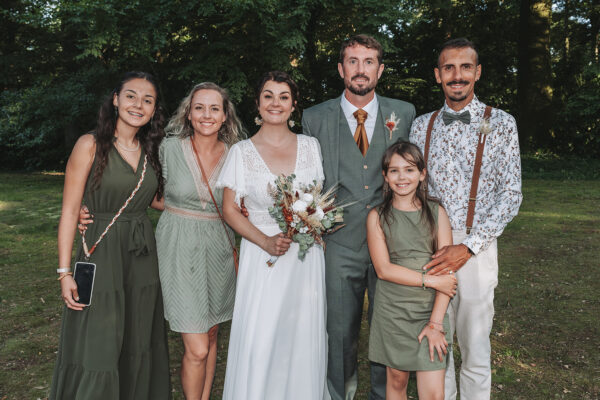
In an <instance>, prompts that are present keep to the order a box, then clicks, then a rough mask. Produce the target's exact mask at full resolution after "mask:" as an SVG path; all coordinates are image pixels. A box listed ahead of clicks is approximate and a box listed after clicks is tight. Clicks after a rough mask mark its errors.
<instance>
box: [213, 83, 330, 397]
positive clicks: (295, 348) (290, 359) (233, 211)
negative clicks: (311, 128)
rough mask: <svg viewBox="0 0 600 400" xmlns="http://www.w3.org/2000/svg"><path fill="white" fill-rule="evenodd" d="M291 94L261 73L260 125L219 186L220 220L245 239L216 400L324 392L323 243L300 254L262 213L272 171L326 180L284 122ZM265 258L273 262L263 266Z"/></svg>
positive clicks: (316, 154)
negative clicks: (220, 394)
mask: <svg viewBox="0 0 600 400" xmlns="http://www.w3.org/2000/svg"><path fill="white" fill-rule="evenodd" d="M297 98H298V88H297V86H296V84H295V82H294V81H293V80H292V79H291V78H290V77H289V75H287V74H286V73H283V72H270V73H268V74H266V75H265V77H264V78H263V80H262V82H261V84H260V85H259V90H258V91H257V98H256V101H257V105H258V110H259V114H260V117H261V118H262V126H261V128H260V130H259V131H258V132H257V133H256V134H255V135H254V136H253V137H252V139H248V140H244V141H242V142H239V143H237V144H235V145H234V146H233V147H232V148H231V150H230V151H229V155H228V157H227V160H226V161H225V165H224V167H223V169H222V171H221V175H220V177H219V180H218V183H217V185H218V186H222V187H225V191H224V199H223V213H224V217H225V220H226V221H227V223H228V224H229V225H230V226H231V227H232V228H233V229H234V230H235V231H236V232H238V233H239V234H240V235H241V236H242V237H243V240H242V244H241V253H240V266H239V275H238V281H237V289H236V296H235V307H234V311H233V322H232V326H231V335H230V338H229V351H228V356H227V372H226V374H225V389H224V393H223V399H228V400H240V399H244V400H246V399H247V400H283V399H285V400H294V399H298V400H312V399H314V400H319V399H328V398H329V394H328V391H327V384H326V379H325V375H326V371H327V334H326V330H325V319H326V303H325V259H324V256H323V249H322V248H321V247H320V246H313V247H312V248H311V249H310V250H309V251H308V253H307V254H306V258H305V259H304V261H300V260H298V245H297V244H296V243H291V241H290V240H289V239H287V238H285V236H284V235H283V234H282V233H281V230H280V229H279V227H278V225H277V223H276V222H275V220H274V219H273V218H271V216H270V215H269V213H268V211H267V209H268V208H269V207H270V206H272V205H273V200H272V199H271V197H270V196H269V195H268V189H267V185H268V184H269V183H271V184H273V182H274V181H275V179H276V177H277V176H278V175H281V174H284V175H290V174H292V173H294V174H296V181H297V182H299V183H304V184H309V183H312V182H313V180H317V181H321V182H322V181H323V179H324V177H323V169H322V164H321V152H320V148H319V143H318V142H317V140H316V139H314V138H311V137H308V136H304V135H296V134H294V133H293V132H291V131H290V130H289V129H288V119H289V118H290V114H291V113H292V112H293V110H294V108H295V106H296V101H297ZM242 199H244V204H245V207H246V209H247V211H248V214H249V215H248V218H246V217H244V216H243V215H242V214H241V212H240V208H239V207H240V202H241V200H242ZM272 255H276V256H279V259H278V260H277V262H276V263H275V265H274V266H273V267H267V264H266V262H267V260H268V259H269V258H271V256H272Z"/></svg>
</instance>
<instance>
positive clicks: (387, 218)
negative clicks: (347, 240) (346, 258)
mask: <svg viewBox="0 0 600 400" xmlns="http://www.w3.org/2000/svg"><path fill="white" fill-rule="evenodd" d="M394 154H397V155H399V156H400V157H402V158H403V159H405V160H406V161H407V162H408V163H409V164H411V165H414V166H415V167H417V169H418V170H419V172H420V173H423V171H425V159H424V157H423V153H421V150H419V148H418V147H417V146H416V145H414V144H412V143H409V142H396V143H394V144H393V145H391V146H390V147H388V149H387V150H386V151H385V153H384V154H383V159H382V160H381V170H382V171H383V172H384V174H385V175H387V173H388V168H389V166H390V162H391V160H392V156H393V155H394ZM428 201H434V202H436V203H439V201H438V200H437V199H435V198H433V197H429V196H428V195H427V175H425V179H424V180H423V181H421V182H419V184H418V185H417V191H416V192H415V197H414V198H413V204H414V205H415V206H416V207H418V206H421V222H423V223H424V224H425V225H426V226H427V227H428V228H429V233H430V234H431V244H432V247H433V249H434V251H436V250H437V229H436V223H435V217H434V215H433V211H432V210H431V207H429V203H428ZM393 202H394V192H393V191H392V190H391V189H390V187H389V185H388V183H387V182H384V183H383V203H381V205H379V208H378V213H379V218H380V219H383V221H384V222H385V223H386V224H387V226H388V227H391V224H392V222H393V221H394V215H393V214H392V208H393Z"/></svg>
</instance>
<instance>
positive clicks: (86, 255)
mask: <svg viewBox="0 0 600 400" xmlns="http://www.w3.org/2000/svg"><path fill="white" fill-rule="evenodd" d="M147 164H148V156H147V155H145V156H144V167H143V169H142V176H140V180H139V182H138V184H137V186H136V187H135V188H134V189H133V191H132V192H131V194H130V195H129V197H128V198H127V200H125V204H123V206H122V207H121V208H120V209H119V211H117V214H116V215H115V216H114V217H113V219H112V221H110V223H109V224H108V226H107V227H106V229H104V232H102V234H101V235H100V237H99V238H98V240H96V243H94V245H93V246H92V248H91V249H90V250H89V251H88V246H87V243H86V242H85V232H83V233H82V234H81V242H82V243H83V252H84V254H85V259H86V261H87V260H89V259H90V257H91V255H92V253H93V252H94V251H95V250H96V246H98V243H100V241H101V240H102V239H103V238H104V236H106V234H107V233H108V230H109V229H110V228H111V227H112V226H113V224H114V223H115V221H116V220H117V218H119V217H120V216H121V214H122V213H123V210H125V208H126V207H127V206H128V205H129V203H130V202H131V200H132V199H133V196H135V194H136V193H137V191H138V190H139V189H140V187H141V186H142V182H143V181H144V177H145V176H146V165H147Z"/></svg>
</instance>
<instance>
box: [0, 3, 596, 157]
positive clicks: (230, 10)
mask: <svg viewBox="0 0 600 400" xmlns="http://www.w3.org/2000/svg"><path fill="white" fill-rule="evenodd" d="M539 2H540V3H545V4H546V5H548V4H550V5H551V13H550V14H549V15H548V17H549V19H548V18H547V19H546V21H547V22H548V24H549V36H548V37H545V39H546V42H545V43H546V47H545V48H544V49H542V51H541V57H542V58H544V57H546V59H547V60H548V62H549V63H550V65H549V66H548V65H546V64H544V65H545V68H546V71H548V72H549V73H548V74H545V75H542V74H534V76H533V77H532V75H531V72H528V71H531V69H527V70H526V69H525V68H523V67H521V69H520V70H519V66H522V65H524V64H523V62H525V61H527V57H529V56H530V55H531V54H530V52H519V50H518V49H519V48H525V47H523V46H525V43H527V41H528V40H529V42H531V41H532V40H533V37H532V36H531V35H530V36H527V37H524V35H522V34H521V35H519V32H520V29H521V31H522V29H523V25H519V23H520V21H521V24H522V23H523V15H522V4H523V3H524V2H521V1H517V0H489V1H484V0H475V1H467V0H453V1H450V2H449V1H444V0H433V1H424V0H412V1H409V0H400V1H389V0H362V1H360V2H359V1H354V0H341V1H333V0H297V1H292V0H243V1H239V0H223V1H219V2H213V1H207V0H189V1H181V0H156V1H151V2H143V1H140V0H130V1H128V2H122V1H119V0H104V1H102V2H98V1H95V0H6V1H3V2H2V6H0V7H1V8H0V33H2V36H1V37H0V72H1V74H0V83H1V85H2V94H0V160H2V161H1V164H0V165H1V166H3V167H12V168H24V167H25V168H63V166H64V162H65V160H66V158H67V157H68V154H69V152H70V150H71V148H72V146H73V143H74V141H75V140H76V139H77V137H78V136H79V135H81V134H82V133H84V132H87V131H89V130H91V129H92V128H93V126H94V121H95V115H96V112H97V108H98V105H99V104H100V102H101V101H102V99H103V96H106V95H107V94H108V93H109V92H110V90H111V88H112V85H114V84H115V83H116V81H117V80H118V78H119V76H120V75H121V74H122V73H123V72H125V71H128V70H144V71H148V72H151V73H152V74H154V75H155V76H156V77H157V78H158V80H159V82H160V83H161V87H160V88H159V89H160V95H161V96H162V98H163V103H164V105H165V108H166V109H167V110H168V112H169V113H170V112H172V111H174V110H175V108H176V107H177V104H178V102H179V101H180V99H181V98H183V97H184V95H185V94H186V92H187V91H188V90H189V88H190V87H191V86H192V85H193V84H194V83H198V82H201V81H214V82H216V83H218V84H220V85H222V86H224V87H226V88H227V89H228V90H229V92H230V94H231V96H232V98H233V100H234V101H235V102H236V104H237V105H238V108H239V111H240V114H241V115H242V117H243V120H244V122H245V125H246V127H247V128H248V130H249V131H250V132H252V131H253V129H254V128H253V123H252V121H253V119H254V116H255V115H256V111H255V104H254V93H253V90H254V85H255V82H256V81H257V80H258V79H259V77H260V76H261V75H262V74H263V73H264V72H266V71H269V70H273V69H282V70H285V71H288V72H290V73H291V74H292V76H293V77H294V78H295V79H296V80H297V81H298V83H299V85H300V88H301V94H302V99H301V104H300V105H301V107H306V106H310V105H312V104H315V103H318V102H321V101H323V100H325V99H328V98H332V97H335V96H339V95H340V94H341V92H342V89H343V86H342V82H341V80H340V79H339V76H338V73H337V68H336V63H337V60H338V54H339V45H340V42H341V41H342V40H343V39H345V38H346V37H348V36H349V35H352V34H355V33H369V34H373V35H374V36H376V37H377V38H378V39H379V40H380V41H381V43H382V44H383V46H384V49H385V52H386V54H385V59H384V62H385V64H386V72H384V77H383V78H382V81H381V82H380V85H379V86H378V92H379V93H381V94H383V95H387V96H391V97H396V98H401V99H405V100H408V101H410V102H413V103H414V104H415V105H416V106H417V109H418V111H419V112H427V111H430V110H432V109H435V108H439V107H440V106H441V104H442V102H443V96H442V94H441V91H440V89H439V87H438V85H437V84H436V83H435V80H434V77H433V67H434V66H435V63H436V49H437V48H438V47H439V45H440V44H441V43H442V42H443V41H444V40H446V39H448V38H450V37H459V36H466V37H469V38H470V39H471V40H473V41H475V42H476V43H477V44H478V47H479V53H480V60H481V62H482V64H483V76H482V79H481V80H480V82H479V83H478V86H477V94H478V96H479V97H480V98H481V99H482V100H483V101H484V102H486V103H489V104H492V105H495V106H498V107H501V108H503V109H505V110H507V111H508V112H511V113H512V114H514V115H515V116H516V117H517V118H518V121H519V124H520V128H521V137H522V143H523V144H524V145H527V146H530V148H531V149H537V148H546V149H550V150H552V151H558V152H563V153H564V152H572V153H577V154H588V155H598V154H600V138H599V133H598V129H599V125H600V124H599V120H598V115H600V112H599V111H600V110H599V109H598V108H599V104H600V94H599V93H600V91H599V90H598V89H599V88H600V87H599V86H600V82H599V81H600V67H599V64H598V28H599V26H600V17H599V15H600V7H599V6H598V4H597V1H595V0H559V1H554V2H550V1H547V0H545V1H539ZM528 3H537V2H533V1H531V2H528ZM525 28H528V29H529V28H531V27H530V26H529V25H525ZM520 46H521V47H520ZM529 61H531V58H530V60H529ZM529 65H530V66H531V67H539V65H538V64H536V62H533V63H531V62H530V64H529ZM528 73H529V77H530V78H527V74H528ZM519 75H520V76H521V79H518V78H519ZM524 77H525V78H526V79H523V78H524ZM533 78H537V79H538V81H540V82H537V83H535V84H534V82H533ZM540 87H547V88H550V89H551V90H552V96H551V101H550V102H549V104H547V107H549V108H548V109H549V110H550V111H545V114H544V116H543V117H539V116H538V117H536V118H537V119H538V120H540V119H543V122H544V124H545V125H544V128H543V129H542V132H541V133H539V134H534V132H533V131H532V130H531V129H530V128H526V129H523V127H524V126H527V125H526V121H527V118H526V117H527V116H529V115H530V112H529V111H528V110H527V108H526V106H527V104H528V103H525V104H523V103H522V102H521V103H519V102H518V101H517V99H518V95H517V94H518V93H519V92H520V93H521V94H523V93H529V94H530V95H531V96H535V95H537V94H539V92H540V89H539V88H540ZM548 109H546V110H548ZM530 120H531V119H530ZM533 121H534V123H533V126H537V125H536V124H535V121H536V120H535V119H534V120H533ZM540 122H541V121H540ZM538 125H539V124H538Z"/></svg>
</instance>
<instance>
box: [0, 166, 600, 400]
mask: <svg viewBox="0 0 600 400" xmlns="http://www.w3.org/2000/svg"><path fill="white" fill-rule="evenodd" d="M557 171H558V172H557ZM557 171H554V172H555V173H554V174H553V175H551V178H552V179H540V177H543V175H544V173H543V171H537V170H536V174H533V175H529V176H530V178H526V179H525V180H524V184H523V192H524V201H523V205H522V207H521V212H520V214H519V216H518V217H517V218H516V219H515V220H514V221H513V222H512V223H511V224H510V225H509V226H508V227H507V229H506V231H505V232H504V234H503V236H502V238H501V239H500V241H499V247H500V277H499V285H498V288H497V289H496V301H495V304H496V317H495V323H494V329H493V332H492V359H493V365H492V368H493V389H492V392H493V398H494V399H507V400H508V399H510V400H514V399H528V400H529V399H544V400H546V399H590V400H591V399H598V398H599V397H600V339H599V337H600V328H599V325H600V324H598V319H599V318H598V316H599V315H600V297H599V296H598V293H600V280H599V279H598V278H597V276H596V273H598V272H599V271H600V268H599V267H600V262H599V257H600V213H599V210H600V180H598V178H597V177H596V176H593V178H592V179H588V180H577V179H573V177H572V176H567V175H561V173H560V170H557ZM525 176H526V177H527V175H525ZM62 183H63V176H61V175H58V174H54V175H53V174H42V173H33V174H17V173H0V276H2V279H1V280H0V313H1V315H2V318H1V320H0V400H8V399H18V400H22V399H38V398H40V399H43V398H46V397H47V396H48V392H49V390H50V388H49V386H50V381H51V376H52V369H53V366H54V361H55V358H56V349H57V344H58V335H59V331H60V319H61V314H62V302H61V301H60V289H59V284H58V283H57V282H56V274H55V273H54V270H55V268H56V262H57V251H56V230H57V224H58V219H59V216H60V201H61V191H62ZM152 217H153V219H154V220H156V219H157V217H158V214H157V213H152ZM228 332H229V324H224V325H223V326H222V329H221V332H220V343H219V349H220V352H219V356H218V365H217V377H216V380H215V385H214V388H213V395H214V396H213V397H214V398H215V399H219V398H221V393H222V387H223V375H224V372H225V361H226V350H227V338H228ZM367 333H368V330H367V327H366V322H363V332H362V341H361V347H360V360H359V368H360V379H361V382H360V385H359V395H358V396H357V398H358V399H366V398H367V396H366V393H367V392H368V361H367V359H366V339H367V336H368V335H367ZM169 342H170V343H169V344H170V355H171V378H172V384H173V385H172V386H173V392H174V398H175V399H183V395H182V394H181V386H180V384H179V368H180V359H181V354H182V346H181V341H180V339H179V336H178V335H176V334H173V333H171V334H170V336H169ZM456 350H457V349H456ZM457 354H458V352H457ZM410 394H411V396H412V397H411V398H416V394H415V389H414V381H411V386H410Z"/></svg>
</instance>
